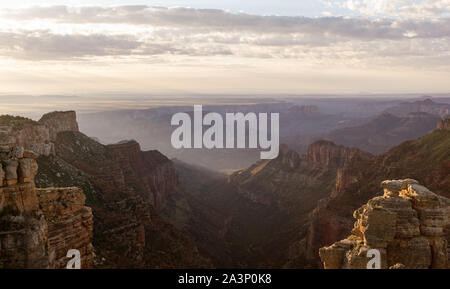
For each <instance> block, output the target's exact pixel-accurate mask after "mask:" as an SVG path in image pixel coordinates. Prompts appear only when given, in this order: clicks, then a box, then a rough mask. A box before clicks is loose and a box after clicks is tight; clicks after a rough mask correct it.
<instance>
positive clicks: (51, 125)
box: [0, 111, 78, 156]
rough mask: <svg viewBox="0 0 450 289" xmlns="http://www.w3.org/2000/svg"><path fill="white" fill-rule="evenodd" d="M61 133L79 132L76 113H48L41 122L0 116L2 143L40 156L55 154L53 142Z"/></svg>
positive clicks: (0, 139) (0, 137) (0, 138)
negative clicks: (22, 148) (19, 147)
mask: <svg viewBox="0 0 450 289" xmlns="http://www.w3.org/2000/svg"><path fill="white" fill-rule="evenodd" d="M61 131H78V124H77V121H76V114H75V112H74V111H65V112H52V113H48V114H45V115H44V116H42V118H41V119H40V120H39V121H33V120H31V119H27V118H23V117H15V116H8V115H3V116H0V141H2V142H4V143H8V144H11V145H15V146H21V147H24V148H25V149H27V150H30V151H33V152H35V153H37V154H38V155H44V156H48V155H52V154H54V153H55V148H54V143H53V142H54V141H55V139H56V135H57V134H58V133H59V132H61Z"/></svg>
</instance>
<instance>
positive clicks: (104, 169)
mask: <svg viewBox="0 0 450 289" xmlns="http://www.w3.org/2000/svg"><path fill="white" fill-rule="evenodd" d="M55 150H56V155H55V156H50V157H43V156H41V157H40V158H39V159H38V162H39V164H40V166H41V167H42V168H43V170H42V171H41V172H40V173H39V175H38V176H37V180H38V185H39V186H50V185H51V186H71V185H76V186H80V187H82V188H83V189H85V191H86V192H87V193H86V194H87V200H88V204H89V205H90V206H91V207H92V210H93V214H94V241H93V242H94V248H95V254H96V259H95V260H94V262H95V267H96V268H205V267H206V268H209V267H210V266H211V264H210V263H209V261H208V260H207V259H205V258H203V257H202V256H200V254H199V253H198V250H197V248H196V246H195V244H194V243H193V242H192V240H190V239H189V238H188V237H187V236H186V235H183V233H181V232H180V231H177V229H176V228H174V227H173V226H171V225H170V224H168V223H166V222H164V220H162V219H161V215H162V212H163V211H164V212H165V211H166V210H167V209H168V207H170V208H172V205H173V204H172V196H173V195H179V194H180V192H179V191H178V190H179V189H178V187H177V185H178V179H177V177H176V174H175V170H174V167H173V163H172V162H171V161H170V160H169V159H168V158H167V157H165V156H164V155H162V154H161V153H159V152H158V151H142V150H141V148H140V145H139V144H138V143H137V142H136V141H133V140H130V141H122V142H120V143H116V144H111V145H102V144H100V143H98V142H97V141H95V140H93V139H91V138H89V137H87V136H85V135H84V134H82V133H80V132H76V131H64V132H60V133H58V134H57V138H56V140H55ZM169 205H170V206H169ZM170 208H169V209H170ZM175 215H178V214H176V213H175Z"/></svg>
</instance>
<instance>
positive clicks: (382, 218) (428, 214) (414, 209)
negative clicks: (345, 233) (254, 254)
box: [319, 179, 450, 269]
mask: <svg viewBox="0 0 450 289" xmlns="http://www.w3.org/2000/svg"><path fill="white" fill-rule="evenodd" d="M382 187H383V189H384V195H383V196H379V197H375V198H372V199H371V200H369V201H368V202H367V204H366V205H363V206H362V207H361V208H359V209H358V210H356V211H355V212H354V217H355V218H356V222H355V224H354V228H353V230H352V234H351V236H350V237H348V238H347V239H344V240H342V241H339V242H336V243H334V244H333V245H331V246H329V247H324V248H321V249H320V250H319V254H320V258H321V260H322V262H323V264H324V268H325V269H341V268H348V269H365V268H367V263H368V261H369V260H370V259H371V258H370V257H371V256H367V253H368V252H369V250H371V249H376V250H378V252H380V255H381V268H384V269H387V268H390V267H393V268H398V267H403V268H409V269H426V268H433V269H447V268H448V253H447V240H446V238H445V236H444V234H445V228H446V227H447V226H448V225H449V224H450V218H449V217H450V200H449V199H447V198H445V197H442V196H439V195H436V194H434V193H433V192H431V191H430V190H428V189H427V188H425V187H423V186H421V185H420V184H419V183H418V182H417V181H416V180H412V179H405V180H393V181H384V182H382Z"/></svg>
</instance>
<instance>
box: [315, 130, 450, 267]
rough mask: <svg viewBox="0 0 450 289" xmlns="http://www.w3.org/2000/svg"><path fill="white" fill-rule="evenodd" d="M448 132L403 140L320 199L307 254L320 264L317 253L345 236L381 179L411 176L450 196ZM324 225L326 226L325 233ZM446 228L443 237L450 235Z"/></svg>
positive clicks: (449, 141) (449, 140)
mask: <svg viewBox="0 0 450 289" xmlns="http://www.w3.org/2000/svg"><path fill="white" fill-rule="evenodd" d="M449 147H450V132H449V131H447V130H440V129H437V130H436V131H434V132H432V133H430V134H428V135H426V136H423V137H421V138H419V139H417V140H414V141H408V142H405V143H403V144H401V145H399V146H397V147H394V148H392V149H391V150H390V151H388V152H387V153H385V154H382V155H380V156H377V157H375V158H374V159H373V160H372V161H370V162H368V163H367V164H366V165H365V166H363V167H361V168H360V169H359V170H355V172H356V175H355V176H356V182H354V183H353V184H350V185H348V186H347V187H346V188H344V189H342V190H340V191H339V193H338V194H334V195H333V197H332V198H328V199H325V200H323V202H321V203H320V205H319V206H317V208H316V209H315V210H314V211H313V213H312V214H311V216H310V218H309V228H308V230H307V240H308V242H307V244H309V246H307V255H308V256H310V257H312V258H313V259H312V260H311V262H314V261H313V260H314V259H315V260H316V262H317V266H321V265H322V264H321V263H320V260H319V258H318V255H317V252H318V250H319V248H320V247H323V246H329V245H331V244H332V243H333V242H336V241H338V240H340V239H342V238H345V237H346V234H348V233H347V232H349V231H350V230H351V228H352V213H353V211H354V210H356V209H357V208H358V207H359V206H361V204H362V203H365V202H367V201H368V200H369V199H370V198H373V197H374V196H376V191H375V190H374V189H373V188H374V187H377V186H378V185H379V184H380V183H381V182H382V181H383V180H386V179H393V178H408V177H410V178H414V179H416V180H418V181H419V182H420V183H421V184H423V185H425V186H426V187H428V188H430V189H431V190H432V191H433V192H434V193H436V194H438V195H441V196H444V197H447V198H448V197H450V195H449V192H450V151H449V150H448V148H449ZM324 228H330V232H332V233H331V234H327V233H326V232H327V231H326V230H325V229H324ZM449 231H450V230H447V233H446V234H447V239H449V238H450V233H449Z"/></svg>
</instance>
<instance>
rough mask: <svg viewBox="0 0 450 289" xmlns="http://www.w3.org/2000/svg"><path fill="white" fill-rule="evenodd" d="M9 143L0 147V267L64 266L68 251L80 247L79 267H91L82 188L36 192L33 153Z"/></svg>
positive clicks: (87, 216) (87, 212)
mask: <svg viewBox="0 0 450 289" xmlns="http://www.w3.org/2000/svg"><path fill="white" fill-rule="evenodd" d="M10 145H11V144H10V143H6V144H5V143H3V144H2V145H1V146H0V161H1V165H0V268H65V266H66V264H67V261H68V260H67V258H65V256H66V254H67V251H68V250H70V249H78V250H80V251H81V253H82V258H83V259H82V268H90V267H92V257H93V254H92V253H93V251H92V245H91V239H92V223H91V225H89V220H91V221H92V214H91V213H90V210H89V208H87V207H84V195H83V193H82V191H81V190H79V189H76V188H72V189H67V190H63V191H60V190H61V189H52V188H50V189H46V190H44V191H40V192H39V193H38V192H37V191H36V189H35V184H34V176H35V175H36V173H37V170H38V167H37V164H36V161H35V157H36V156H37V155H36V154H35V153H34V152H31V151H28V150H24V149H23V147H17V146H10ZM69 191H73V192H76V195H77V197H76V198H70V197H68V196H69V195H71V194H69V193H68V192H69ZM38 195H39V197H38ZM69 199H70V200H69Z"/></svg>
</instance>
